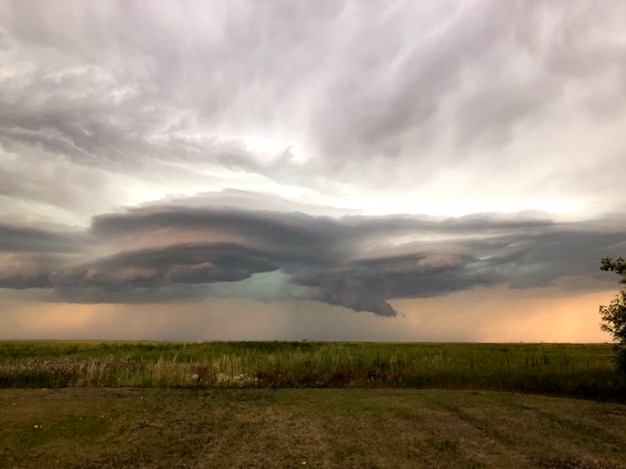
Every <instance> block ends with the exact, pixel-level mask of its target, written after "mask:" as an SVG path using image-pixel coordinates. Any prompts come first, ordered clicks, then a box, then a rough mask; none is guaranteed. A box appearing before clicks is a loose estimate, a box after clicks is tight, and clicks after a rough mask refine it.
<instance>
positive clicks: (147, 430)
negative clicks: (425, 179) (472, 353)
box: [0, 388, 626, 468]
mask: <svg viewBox="0 0 626 469" xmlns="http://www.w3.org/2000/svg"><path fill="white" fill-rule="evenodd" d="M35 426H37V428H35ZM625 455H626V405H623V404H615V403H606V402H604V403H602V402H592V401H584V400H574V399H565V398H555V397H543V396H531V395H522V394H514V393H499V392H482V391H481V392H478V391H450V390H448V391H435V390H410V389H277V390H270V389H213V390H201V389H197V390H193V389H156V388H144V389H106V388H101V389H94V388H91V389H78V388H73V389H53V390H50V389H48V390H41V389H40V390H34V389H30V390H29V389H19V390H18V389H7V390H0V467H87V468H89V467H93V468H101V467H155V468H158V467H397V468H402V467H428V468H430V467H435V468H436V467H446V468H455V467H459V468H466V467H467V468H469V467H507V468H526V467H546V468H547V467H552V468H624V467H626V456H625ZM304 463H306V464H304Z"/></svg>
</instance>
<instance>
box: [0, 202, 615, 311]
mask: <svg viewBox="0 0 626 469" xmlns="http://www.w3.org/2000/svg"><path fill="white" fill-rule="evenodd" d="M2 229H3V232H6V233H21V232H20V231H19V230H18V229H17V228H15V229H13V228H11V227H9V226H3V228H2ZM12 230H13V231H12ZM23 232H24V233H25V234H26V235H25V236H19V235H14V236H13V237H12V238H10V239H11V243H10V245H8V246H10V249H5V250H4V251H6V252H9V253H12V254H11V255H12V259H13V265H12V266H8V267H7V266H5V267H4V268H3V269H0V286H2V287H4V288H20V289H23V288H49V289H54V291H56V292H57V295H58V296H59V297H60V298H62V299H63V300H65V301H75V302H125V301H128V302H144V301H156V302H158V301H165V300H166V299H167V298H170V299H172V298H178V299H180V298H184V297H190V298H197V297H198V296H202V295H203V294H204V295H207V294H219V287H217V286H216V287H215V288H213V290H211V291H209V289H204V290H203V288H202V286H203V285H204V286H207V285H216V284H220V283H223V282H238V281H242V280H245V279H249V278H250V277H252V276H253V275H255V274H262V273H268V272H278V271H280V272H282V274H283V275H287V276H288V277H289V282H290V283H291V284H292V285H293V288H294V289H295V288H298V287H306V290H305V292H306V293H305V294H306V297H308V298H310V299H315V300H318V301H322V302H325V303H329V304H334V305H341V306H345V307H348V308H351V309H354V310H356V311H371V312H373V313H375V314H378V315H384V316H394V315H395V314H396V311H395V310H394V309H393V308H392V307H391V306H390V305H389V303H388V300H391V299H397V298H414V297H431V296H439V295H445V294H447V293H450V292H455V291H461V290H467V289H472V288H474V287H477V286H489V285H496V284H503V285H508V286H509V287H512V288H531V287H541V286H548V285H550V284H553V283H554V282H555V281H557V280H563V279H569V280H568V282H569V285H570V288H573V289H581V288H585V284H589V283H594V282H597V279H599V278H601V276H600V275H599V271H598V268H597V267H598V262H599V259H600V257H602V256H604V255H618V254H620V253H621V252H622V251H623V249H624V248H625V247H626V226H625V225H624V224H623V221H622V222H620V221H619V219H598V220H592V221H588V222H576V223H559V222H555V221H551V220H549V219H545V218H544V219H539V218H530V217H528V216H518V217H515V216H509V217H504V216H497V215H482V216H471V217H462V218H456V219H441V220H436V219H432V218H427V217H409V216H405V217H363V216H357V217H355V216H353V217H342V218H331V217H323V216H310V215H305V214H302V213H289V212H275V211H272V212H270V211H251V210H241V209H240V210H233V209H230V208H215V207H204V208H202V207H187V208H184V207H180V206H178V205H177V204H174V203H173V204H171V205H164V206H151V207H146V208H143V209H133V210H128V211H126V212H123V213H112V214H106V215H101V216H98V217H95V218H94V219H93V223H92V225H91V227H90V229H89V230H86V231H85V232H84V233H82V238H81V239H82V242H78V243H77V242H76V240H75V239H74V240H73V239H72V238H71V237H70V238H68V239H66V240H65V239H64V238H63V237H62V236H61V235H59V234H56V233H55V234H52V233H47V232H45V231H43V230H31V231H24V230H23ZM72 236H74V237H76V236H78V235H75V234H73V235H72ZM41 240H44V241H41ZM45 240H51V241H50V243H49V244H48V243H47V241H45ZM52 241H54V242H55V243H56V245H58V246H59V247H60V248H59V251H61V252H63V253H66V252H67V250H68V246H70V245H72V246H75V250H76V251H77V252H75V253H74V254H75V255H76V256H78V257H77V258H76V259H74V260H73V261H72V259H70V258H68V257H67V255H64V256H65V257H58V258H53V257H50V256H49V255H48V257H45V256H43V255H42V254H41V253H38V251H39V250H40V247H41V246H40V244H41V243H42V242H43V243H44V244H45V245H47V246H53V245H54V243H53V242H52ZM105 251H107V252H110V254H108V255H104V256H103V255H100V254H97V253H98V252H105ZM280 294H281V295H285V297H289V291H288V289H287V290H283V291H282V293H280ZM300 296H302V293H300Z"/></svg>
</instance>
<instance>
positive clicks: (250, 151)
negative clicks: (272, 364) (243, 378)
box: [0, 0, 626, 341]
mask: <svg viewBox="0 0 626 469" xmlns="http://www.w3.org/2000/svg"><path fill="white" fill-rule="evenodd" d="M624 18H626V3H624V2H615V1H613V0H606V1H597V0H593V1H592V0H572V1H568V2H549V1H532V2H531V1H515V0H511V1H506V2H502V1H496V0H494V1H468V0H463V1H461V0H458V1H442V0H437V1H435V0H432V1H422V2H414V1H393V2H392V1H345V2H344V1H340V0H328V1H322V0H319V1H315V2H312V1H293V0H284V1H283V0H280V1H279V0H272V1H268V2H258V1H223V2H219V1H210V2H206V1H202V2H193V1H176V2H174V1H171V2H170V1H155V2H149V3H146V2H140V1H129V0H125V1H119V2H116V1H98V2H83V1H70V0H63V1H60V0H59V1H50V0H46V1H35V0H33V1H28V2H23V1H9V0H0V321H1V322H2V327H0V338H11V337H23V338H29V337H33V338H35V337H36V338H131V339H141V338H157V339H174V338H175V339H181V340H186V339H188V340H203V339H254V338H260V339H290V338H293V339H302V338H310V339H333V340H335V339H350V340H476V341H518V340H527V341H530V340H532V341H542V340H543V341H602V340H608V336H607V335H605V334H603V333H601V332H600V331H599V327H598V322H599V315H598V313H597V307H598V304H600V303H608V302H609V301H610V299H611V296H612V294H613V292H614V291H615V290H617V287H618V285H617V280H618V279H617V278H611V275H610V274H607V273H603V272H600V271H599V260H600V257H602V256H605V255H609V256H618V255H622V256H624V255H626V189H625V187H626V184H625V181H626V154H625V152H626V150H625V148H626V29H625V28H624V27H623V26H624Z"/></svg>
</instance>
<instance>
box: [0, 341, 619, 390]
mask: <svg viewBox="0 0 626 469" xmlns="http://www.w3.org/2000/svg"><path fill="white" fill-rule="evenodd" d="M17 387H30V388H43V387H46V388H59V387H183V388H218V387H219V388H277V387H280V388H285V387H313V388H319V387H401V388H437V389H481V390H498V391H515V392H526V393H540V394H553V395H564V396H575V397H587V398H593V399H613V400H615V399H623V398H624V396H626V392H625V390H626V380H625V378H624V376H622V375H619V374H617V373H616V372H615V369H614V367H613V364H612V362H611V346H610V345H607V344H587V345H579V344H450V343H445V344H443V343H417V344H414V343H411V344H401V343H388V344H381V343H332V342H330V343H325V342H322V343H317V342H211V343H171V342H139V343H131V342H103V343H99V342H69V341H68V342H66V341H38V342H28V341H26V342H19V341H3V342H0V388H17Z"/></svg>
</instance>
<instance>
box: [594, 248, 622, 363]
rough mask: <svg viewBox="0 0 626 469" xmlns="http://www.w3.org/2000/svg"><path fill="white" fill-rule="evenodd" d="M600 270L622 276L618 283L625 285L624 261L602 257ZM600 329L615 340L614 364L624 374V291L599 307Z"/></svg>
mask: <svg viewBox="0 0 626 469" xmlns="http://www.w3.org/2000/svg"><path fill="white" fill-rule="evenodd" d="M600 269H601V270H605V271H609V272H615V273H616V274H618V275H621V276H622V279H621V280H620V283H626V260H624V259H622V258H621V257H618V258H617V259H613V258H611V257H603V258H602V260H601V264H600ZM600 316H602V324H601V326H600V327H601V328H602V330H603V331H606V332H608V333H610V334H611V335H613V339H614V340H615V342H616V344H615V356H614V360H615V364H616V365H617V367H618V368H619V369H620V370H621V371H622V372H624V373H626V289H622V290H620V291H619V293H618V294H617V296H616V297H615V298H614V299H613V301H611V304H610V305H609V306H600Z"/></svg>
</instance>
